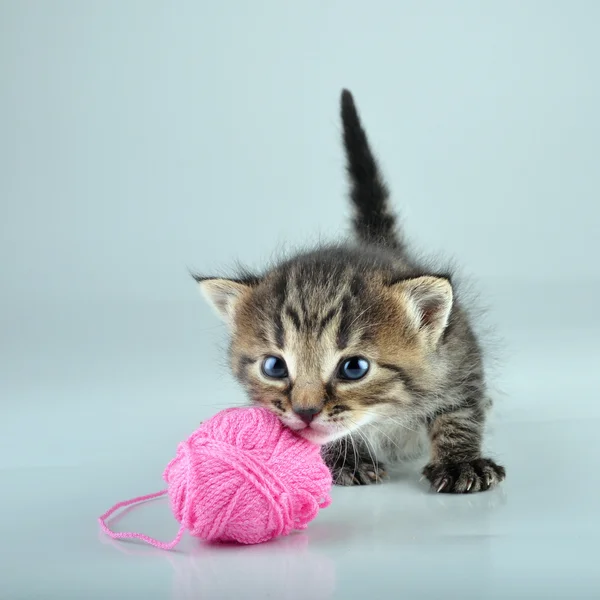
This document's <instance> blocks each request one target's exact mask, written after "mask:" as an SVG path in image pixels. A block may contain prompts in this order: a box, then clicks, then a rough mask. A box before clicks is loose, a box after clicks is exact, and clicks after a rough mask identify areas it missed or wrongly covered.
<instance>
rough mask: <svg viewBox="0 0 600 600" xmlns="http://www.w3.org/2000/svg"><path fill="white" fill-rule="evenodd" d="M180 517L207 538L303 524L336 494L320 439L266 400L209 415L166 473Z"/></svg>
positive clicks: (255, 538)
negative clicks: (295, 427)
mask: <svg viewBox="0 0 600 600" xmlns="http://www.w3.org/2000/svg"><path fill="white" fill-rule="evenodd" d="M163 477H164V479H165V481H166V482H167V484H168V493H169V498H170V501H171V508H172V510H173V514H174V515H175V517H176V518H177V520H178V521H179V522H180V523H181V525H182V526H184V527H185V528H186V529H188V530H189V531H190V533H191V534H192V535H194V536H197V537H199V538H201V539H203V540H206V541H215V542H216V541H219V542H231V541H236V542H240V543H242V544H256V543H259V542H265V541H267V540H270V539H272V538H274V537H277V536H279V535H287V534H288V533H290V532H291V531H292V530H293V529H304V528H305V527H306V526H307V525H308V523H309V522H310V521H312V519H314V518H315V517H316V516H317V513H318V512H319V509H320V508H325V507H326V506H328V505H329V504H330V502H331V498H330V496H329V491H330V489H331V483H332V482H331V473H330V472H329V469H328V468H327V467H326V466H325V464H324V462H323V460H322V458H321V453H320V447H319V446H317V445H316V444H313V443H311V442H309V441H308V440H305V439H304V438H302V437H300V436H298V435H296V434H295V433H293V432H292V431H291V430H290V429H288V428H287V427H285V426H284V425H283V424H282V423H281V421H280V420H279V419H278V418H277V417H276V416H275V415H274V414H273V413H272V412H270V411H268V410H267V409H265V408H258V407H252V408H231V409H227V410H224V411H221V412H220V413H217V414H216V415H215V416H214V417H212V418H211V419H210V420H208V421H205V422H204V423H203V424H202V425H201V426H200V427H199V428H198V429H197V430H196V431H195V432H194V433H193V434H192V435H191V436H190V437H189V438H188V439H187V440H186V441H185V442H182V443H181V444H179V447H178V449H177V456H176V457H175V458H174V459H173V460H172V461H171V462H170V463H169V465H168V466H167V468H166V469H165V472H164V474H163Z"/></svg>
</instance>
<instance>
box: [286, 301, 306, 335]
mask: <svg viewBox="0 0 600 600" xmlns="http://www.w3.org/2000/svg"><path fill="white" fill-rule="evenodd" d="M285 314H286V315H287V316H288V317H289V318H290V320H291V321H292V323H293V325H294V327H295V328H296V331H300V329H301V328H302V321H301V320H300V315H299V314H298V311H296V309H295V308H292V307H291V306H286V307H285Z"/></svg>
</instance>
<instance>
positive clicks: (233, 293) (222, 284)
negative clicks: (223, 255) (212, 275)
mask: <svg viewBox="0 0 600 600" xmlns="http://www.w3.org/2000/svg"><path fill="white" fill-rule="evenodd" d="M196 281H197V282H198V285H199V287H200V291H201V292H202V295H203V296H204V297H205V298H206V300H207V301H208V303H209V304H210V305H211V306H212V307H213V308H214V309H215V310H216V312H217V314H218V315H219V316H220V317H221V319H223V321H225V322H226V323H227V325H228V326H229V327H230V328H233V323H234V318H235V313H236V310H237V308H238V306H239V302H240V300H241V299H242V298H243V297H244V296H246V295H247V294H249V293H250V291H251V289H252V288H251V286H250V285H247V284H245V283H241V282H239V281H234V280H232V279H204V278H196Z"/></svg>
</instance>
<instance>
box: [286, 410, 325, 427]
mask: <svg viewBox="0 0 600 600" xmlns="http://www.w3.org/2000/svg"><path fill="white" fill-rule="evenodd" d="M293 411H294V413H296V414H297V415H298V416H299V417H300V418H301V419H302V420H303V421H304V422H305V423H306V424H307V425H310V424H311V423H312V420H313V419H314V418H315V417H316V416H317V415H318V414H319V413H320V412H321V409H320V408H294V409H293Z"/></svg>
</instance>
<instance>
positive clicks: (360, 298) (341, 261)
mask: <svg viewBox="0 0 600 600" xmlns="http://www.w3.org/2000/svg"><path fill="white" fill-rule="evenodd" d="M198 281H199V284H200V287H201V289H202V292H203V294H204V296H205V297H206V298H207V299H208V300H209V301H210V303H211V304H212V305H213V306H214V307H215V309H216V310H217V312H218V313H219V315H220V316H221V317H222V318H223V319H224V320H225V321H226V322H227V324H228V326H229V328H230V332H231V344H230V359H231V366H232V369H233V372H234V374H235V376H236V377H237V378H238V380H239V381H240V382H241V383H242V385H244V387H245V388H246V390H247V391H248V393H249V396H250V398H251V399H252V401H253V402H255V403H257V404H260V405H263V406H266V407H267V408H269V409H270V410H271V411H273V412H274V413H275V414H277V415H278V416H279V418H280V419H281V420H282V421H283V423H285V424H286V425H287V426H289V427H290V428H291V429H294V430H296V431H298V432H299V433H300V434H301V435H303V436H304V437H306V438H307V439H310V440H311V441H314V442H317V443H326V442H329V441H332V440H334V439H336V438H338V437H341V436H343V435H345V434H347V433H348V432H349V431H352V430H354V429H356V428H358V427H360V426H361V425H363V424H365V423H368V422H370V421H373V420H374V419H376V418H378V417H383V416H390V417H392V418H393V416H394V415H397V416H398V418H402V415H403V414H404V415H407V416H409V415H410V414H411V412H414V411H412V410H411V409H412V407H414V404H415V402H418V397H419V394H420V391H421V390H423V389H428V388H430V387H431V386H432V384H433V381H434V380H435V379H436V377H437V376H439V373H440V369H442V370H443V365H440V364H439V360H436V356H437V352H436V349H437V347H438V343H439V340H440V338H441V336H442V334H443V332H444V329H445V328H446V325H447V324H448V319H449V317H450V313H451V309H452V301H453V294H452V287H451V285H450V282H449V281H448V279H446V278H444V277H437V276H427V275H426V276H410V277H407V276H406V274H405V275H404V276H401V275H399V274H398V273H397V272H395V268H394V266H393V264H392V263H391V262H389V259H385V257H384V258H382V257H381V256H379V255H377V254H373V253H372V252H371V251H369V250H368V249H366V248H365V249H363V248H360V247H359V248H355V249H350V248H340V247H336V248H329V249H322V250H319V251H315V252H313V253H310V254H304V255H300V256H298V257H296V258H294V259H292V260H290V261H288V262H286V263H284V264H282V265H279V266H278V267H275V268H274V269H272V270H270V271H268V272H267V273H266V274H265V275H264V276H261V277H245V278H241V279H238V280H232V279H218V278H198Z"/></svg>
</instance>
